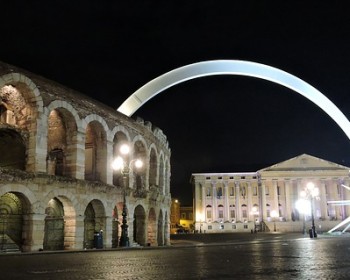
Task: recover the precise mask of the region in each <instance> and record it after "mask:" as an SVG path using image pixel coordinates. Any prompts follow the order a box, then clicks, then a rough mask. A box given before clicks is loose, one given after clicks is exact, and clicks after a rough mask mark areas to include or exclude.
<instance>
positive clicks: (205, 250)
mask: <svg viewBox="0 0 350 280" xmlns="http://www.w3.org/2000/svg"><path fill="white" fill-rule="evenodd" d="M208 238H209V237H208ZM210 238H211V237H210ZM215 238H217V240H215ZM215 238H214V240H212V241H211V242H210V241H205V240H204V241H205V242H203V240H202V241H201V239H198V238H197V239H194V238H191V237H190V236H189V237H187V238H186V237H183V238H181V237H178V238H177V239H176V240H174V242H173V246H171V247H163V248H156V247H154V248H149V247H148V248H143V249H142V248H141V249H119V250H95V251H81V252H63V253H62V252H51V253H45V252H40V253H34V254H26V253H24V254H1V255H0V271H1V272H0V279H53V280H55V279H60V280H62V279H350V236H348V235H342V236H331V237H326V236H320V237H319V238H317V239H310V238H308V237H305V236H302V235H278V234H277V235H273V234H270V235H260V234H258V235H256V236H255V235H254V236H248V235H246V236H245V237H239V236H237V237H236V238H234V237H233V238H231V239H230V238H228V239H223V238H222V237H221V238H220V237H218V236H216V237H215ZM219 241H221V242H219Z"/></svg>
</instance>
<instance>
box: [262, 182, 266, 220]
mask: <svg viewBox="0 0 350 280" xmlns="http://www.w3.org/2000/svg"><path fill="white" fill-rule="evenodd" d="M261 217H262V220H263V221H266V220H267V211H266V192H265V181H262V182H261Z"/></svg>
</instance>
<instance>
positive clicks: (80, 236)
mask: <svg viewBox="0 0 350 280" xmlns="http://www.w3.org/2000/svg"><path fill="white" fill-rule="evenodd" d="M84 248H85V244H84V216H82V215H78V216H76V217H75V240H74V242H72V244H71V247H70V248H69V249H78V250H81V249H84Z"/></svg>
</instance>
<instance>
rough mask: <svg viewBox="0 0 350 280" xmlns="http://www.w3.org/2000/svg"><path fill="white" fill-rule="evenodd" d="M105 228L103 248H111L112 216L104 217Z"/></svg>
mask: <svg viewBox="0 0 350 280" xmlns="http://www.w3.org/2000/svg"><path fill="white" fill-rule="evenodd" d="M105 220H106V229H105V232H104V233H103V247H104V248H112V238H113V236H112V232H113V227H112V224H113V217H109V216H107V217H106V219H105Z"/></svg>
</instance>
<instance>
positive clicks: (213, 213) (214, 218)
mask: <svg viewBox="0 0 350 280" xmlns="http://www.w3.org/2000/svg"><path fill="white" fill-rule="evenodd" d="M211 184H212V188H213V195H212V199H213V212H212V216H213V221H217V218H218V215H217V212H218V205H217V195H216V182H212V183H211Z"/></svg>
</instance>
